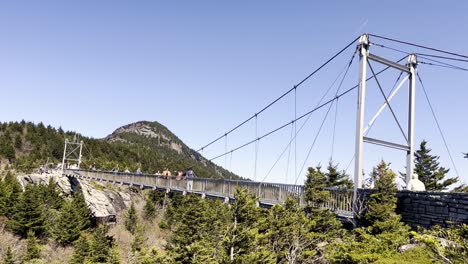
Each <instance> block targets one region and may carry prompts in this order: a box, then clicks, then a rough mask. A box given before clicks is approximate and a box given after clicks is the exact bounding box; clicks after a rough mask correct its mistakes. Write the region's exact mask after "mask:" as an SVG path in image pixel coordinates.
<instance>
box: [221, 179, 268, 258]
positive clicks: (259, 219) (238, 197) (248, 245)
mask: <svg viewBox="0 0 468 264" xmlns="http://www.w3.org/2000/svg"><path fill="white" fill-rule="evenodd" d="M234 197H235V202H234V204H233V205H232V207H231V211H232V220H231V221H232V223H231V225H230V227H229V229H228V233H227V235H226V237H225V239H224V241H223V243H224V247H225V249H226V250H227V252H226V253H227V254H226V255H228V256H229V259H230V262H231V263H271V262H272V261H274V254H273V252H271V251H268V250H267V249H266V248H265V245H264V244H263V243H260V241H261V240H262V239H264V235H262V234H261V233H260V232H259V229H260V228H262V229H266V228H267V227H266V226H265V227H262V226H261V225H262V223H265V222H266V221H265V219H264V215H263V214H262V211H261V209H260V208H259V207H258V206H257V201H258V200H257V198H256V197H255V196H254V195H252V194H251V193H249V191H248V190H247V189H241V188H238V189H236V192H235V194H234Z"/></svg>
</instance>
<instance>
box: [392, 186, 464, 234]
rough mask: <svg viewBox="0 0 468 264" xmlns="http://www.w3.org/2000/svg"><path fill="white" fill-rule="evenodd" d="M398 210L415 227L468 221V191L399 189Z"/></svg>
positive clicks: (405, 220)
mask: <svg viewBox="0 0 468 264" xmlns="http://www.w3.org/2000/svg"><path fill="white" fill-rule="evenodd" d="M397 196H398V205H397V212H398V213H399V214H401V216H402V218H403V221H404V222H405V223H407V224H408V225H410V226H411V227H413V228H416V227H417V226H422V227H425V228H429V227H431V226H433V225H441V226H447V225H448V224H449V223H454V222H455V223H468V193H444V192H410V191H399V192H398V194H397Z"/></svg>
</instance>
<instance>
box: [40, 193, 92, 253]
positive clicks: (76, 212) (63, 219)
mask: <svg viewBox="0 0 468 264" xmlns="http://www.w3.org/2000/svg"><path fill="white" fill-rule="evenodd" d="M75 205H76V203H74V202H73V201H66V202H65V203H64V204H63V206H62V208H61V210H60V212H59V216H58V218H57V219H56V220H55V221H54V222H53V223H52V224H51V227H50V230H49V233H50V234H51V235H52V238H54V239H55V240H56V241H57V242H58V243H60V244H61V245H70V244H71V243H72V242H73V241H75V240H77V239H78V238H79V236H80V233H81V231H83V230H85V229H86V228H87V227H88V226H89V218H84V219H83V218H82V217H81V215H80V208H78V207H76V206H75Z"/></svg>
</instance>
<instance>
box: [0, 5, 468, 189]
mask: <svg viewBox="0 0 468 264" xmlns="http://www.w3.org/2000/svg"><path fill="white" fill-rule="evenodd" d="M466 10H468V3H467V2H466V1H448V2H447V1H446V2H444V3H443V4H442V3H441V2H440V1H223V2H221V1H166V2H164V3H163V1H74V2H72V1H2V2H1V3H0V39H1V41H0V87H1V90H2V91H3V92H2V100H1V102H2V103H1V104H0V120H1V121H18V120H21V119H25V120H29V121H34V122H39V121H42V122H44V123H46V124H51V125H53V126H55V127H58V126H62V127H63V128H64V129H66V130H74V131H79V132H81V133H82V134H84V135H87V136H92V137H96V138H101V137H104V136H106V135H107V134H109V133H111V132H112V131H113V130H114V129H115V128H117V127H119V126H121V125H124V124H127V123H130V122H134V121H139V120H155V121H159V122H161V123H162V124H164V125H166V126H167V127H168V128H169V129H171V130H172V131H173V132H174V133H176V134H177V135H178V136H179V137H180V138H181V139H182V140H183V141H184V142H186V143H187V144H188V145H189V146H190V147H192V148H195V149H197V148H199V147H200V146H202V145H203V144H205V143H207V142H209V141H210V140H211V139H213V138H215V137H217V136H218V135H220V134H222V133H224V132H225V131H226V130H228V129H230V128H232V127H233V126H234V125H236V124H237V123H239V122H240V121H242V120H244V119H245V118H247V117H249V116H250V115H252V114H254V113H255V112H256V111H258V110H259V109H260V108H261V107H263V106H265V105H266V104H267V103H269V102H270V101H271V100H273V99H274V98H276V97H277V96H279V95H280V94H282V93H283V92H284V91H286V90H288V89H289V88H291V87H292V85H293V84H294V83H297V82H298V81H300V80H301V79H302V78H303V77H304V76H306V75H307V74H308V73H310V72H311V71H312V70H313V69H314V68H315V67H317V66H318V65H320V64H321V63H322V62H323V61H324V60H326V59H327V58H328V57H329V56H331V55H332V54H334V53H335V52H336V51H338V50H339V49H340V48H341V47H343V46H344V45H345V44H347V43H348V42H349V41H350V40H352V39H353V38H354V37H356V36H358V35H360V34H361V33H364V32H370V33H375V34H380V35H385V36H389V37H394V38H398V39H403V40H407V41H411V42H415V43H421V44H424V45H429V46H433V47H437V48H441V49H447V50H453V51H456V52H460V53H463V54H468V45H467V42H468V35H467V34H466V26H467V25H468V17H467V16H466ZM374 40H375V41H376V42H377V40H376V39H374ZM382 43H383V42H382ZM399 47H400V48H405V49H406V50H409V51H412V49H411V48H408V47H403V46H399ZM371 51H372V52H374V53H376V54H380V55H382V56H388V57H390V58H394V59H396V58H397V57H398V58H399V57H401V54H398V53H396V54H395V53H390V52H388V51H386V50H383V49H379V48H378V47H372V48H371ZM352 52H353V49H350V50H348V51H347V52H346V53H345V54H344V55H343V56H342V57H340V58H339V59H338V60H336V61H335V62H334V63H333V64H331V65H330V67H327V68H326V69H325V70H324V71H323V72H321V73H320V74H318V75H317V77H316V78H313V79H311V80H310V82H307V83H306V84H305V85H304V86H302V87H301V88H300V89H299V90H298V92H297V112H298V114H302V113H304V112H305V111H307V110H309V109H311V108H313V107H314V106H315V105H316V104H317V101H318V100H319V98H320V97H321V95H322V94H323V93H324V91H325V90H326V88H327V87H328V86H329V85H330V84H331V82H332V81H333V79H334V78H336V75H337V74H338V73H339V72H340V71H341V69H343V67H344V65H345V64H346V62H347V61H348V60H349V59H350V57H351V55H352ZM356 62H357V61H355V63H354V64H353V66H352V67H351V69H350V72H349V74H348V78H347V79H346V80H345V82H344V85H343V89H344V88H348V87H351V86H352V85H353V84H355V83H356V81H357V74H358V68H357V64H356ZM465 66H468V65H465ZM375 68H378V67H377V66H375ZM419 72H420V74H421V76H422V78H423V80H424V82H425V85H426V88H427V90H428V92H429V95H430V97H431V99H432V101H433V104H434V106H435V110H436V113H437V114H438V116H439V119H440V121H441V124H442V126H443V130H444V132H445V134H446V137H447V139H448V143H449V146H450V148H451V150H452V154H453V156H454V159H455V163H456V165H457V167H458V170H459V173H460V176H461V177H462V178H463V180H464V181H465V182H468V159H463V156H462V154H461V152H462V151H464V152H466V151H468V144H467V137H466V136H467V135H468V125H467V117H466V102H467V100H468V89H467V84H468V82H467V81H468V74H467V72H462V71H453V70H448V69H444V68H435V67H430V66H426V65H421V66H420V67H419ZM396 77H397V74H396V73H393V75H391V74H389V75H388V76H386V77H382V83H383V86H384V88H385V89H386V90H387V91H388V90H389V89H390V88H391V86H392V85H393V82H394V81H395V79H396ZM372 85H373V88H369V89H370V92H369V96H368V101H369V102H368V105H369V109H368V113H367V118H368V119H369V118H370V117H371V115H372V114H373V113H374V112H375V110H376V108H378V107H379V106H380V104H381V103H382V98H381V97H379V96H380V95H379V94H378V90H377V87H376V86H375V84H374V83H372ZM372 85H371V84H369V87H371V86H372ZM418 85H419V84H418ZM405 87H406V85H405ZM334 89H336V86H335V88H334ZM418 89H419V88H418ZM405 91H406V90H405ZM329 95H330V94H329ZM405 95H406V92H403V93H402V94H400V95H399V97H397V98H395V103H394V107H395V108H396V112H397V114H398V115H399V118H400V120H401V121H402V122H403V124H406V121H405V119H404V117H405V108H404V107H405V101H404V99H405ZM417 96H418V99H417V106H416V107H417V119H416V140H417V141H418V142H419V141H420V140H422V139H427V140H429V142H430V147H432V148H433V152H434V153H435V154H438V155H440V156H441V159H440V160H441V163H442V164H443V165H444V166H446V167H449V168H452V165H451V163H450V161H449V159H448V157H447V154H446V151H445V149H444V147H443V144H442V140H441V138H440V137H439V135H438V131H437V130H436V127H435V124H434V122H433V120H432V117H431V115H430V113H429V108H428V106H427V104H426V102H425V100H423V97H422V91H421V90H420V89H419V90H418V94H417ZM355 103H356V93H351V94H349V95H348V96H347V97H346V98H343V100H340V104H339V112H338V116H337V121H338V123H337V136H336V143H335V151H334V157H333V158H334V159H335V160H336V161H337V162H339V163H340V167H341V168H344V167H346V165H347V164H348V163H349V160H350V158H351V157H352V155H353V154H352V153H353V150H354V129H355V128H354V123H355V121H354V118H355V110H356V109H355V108H356V106H355ZM324 110H326V109H324ZM333 110H334V108H333V109H332V112H331V113H330V116H329V118H328V119H327V122H326V123H325V126H324V128H323V131H322V134H321V135H320V137H319V143H318V144H317V145H316V146H315V147H314V149H313V151H312V154H311V156H310V157H309V159H308V160H307V161H306V165H312V164H318V163H321V164H326V163H327V161H328V159H329V157H330V153H331V147H330V143H331V134H332V127H333V118H334V112H333ZM324 113H325V112H324V111H321V112H318V113H317V114H316V115H314V116H312V118H311V120H310V121H309V122H308V123H307V125H306V126H305V129H304V130H303V132H301V134H299V136H298V141H297V145H298V147H297V167H298V168H297V173H298V171H299V170H300V167H301V165H302V163H303V161H304V159H305V157H306V154H307V150H308V148H309V146H310V144H311V143H312V141H313V138H314V135H315V134H314V133H315V131H316V129H317V127H318V125H319V124H320V123H321V120H322V118H323V116H324ZM293 116H294V98H293V97H292V96H288V97H287V98H285V100H284V101H281V102H280V103H278V104H277V105H275V107H274V108H272V109H271V110H269V111H268V112H266V113H265V115H262V116H260V117H259V119H258V134H259V135H261V134H262V133H264V132H267V131H269V130H270V129H272V128H275V127H277V126H279V125H281V124H283V123H284V122H287V121H290V120H291V119H292V117H293ZM254 127H255V125H254V123H249V124H248V125H247V126H246V127H245V128H244V129H243V130H241V131H239V133H237V134H234V135H232V137H229V139H228V149H230V148H231V147H234V146H236V145H238V144H241V143H242V142H244V141H246V140H250V139H252V138H253V137H254V134H255V129H254ZM290 131H291V130H290V128H287V129H285V130H284V131H282V132H280V133H278V134H277V135H275V136H273V137H272V138H271V139H270V138H269V139H267V140H264V141H261V142H260V145H259V152H258V155H259V160H258V169H257V176H256V177H257V178H258V179H260V178H263V177H264V176H265V175H266V174H267V172H268V170H269V169H270V167H271V166H272V164H273V163H274V161H275V159H276V158H277V157H278V155H279V154H280V153H281V151H282V150H283V149H284V147H285V145H286V144H287V142H288V139H289V135H290ZM371 135H372V136H374V137H379V138H382V139H387V140H395V141H399V142H401V137H400V138H399V134H398V130H397V128H396V126H394V123H393V120H392V119H391V116H390V115H389V114H388V111H387V112H386V113H385V114H384V115H383V116H382V119H380V120H379V121H377V123H376V125H375V129H374V128H373V131H372V134H371ZM224 144H225V142H224V141H222V142H220V143H219V144H217V145H215V146H213V148H210V149H208V150H206V152H205V153H204V154H205V155H206V156H207V157H208V158H210V157H213V156H215V155H216V154H219V153H222V152H223V151H224V148H225V146H224ZM365 149H366V153H365V159H366V162H365V168H366V171H369V170H370V167H371V166H372V165H375V164H376V162H378V160H379V159H381V158H384V159H385V160H388V161H391V162H392V168H393V169H395V170H400V171H402V170H404V153H400V152H398V151H387V150H385V149H382V148H379V147H374V146H368V145H366V146H365ZM293 152H294V151H292V152H291V156H290V161H291V162H290V169H289V175H288V176H287V178H288V181H289V182H291V181H293V180H292V179H293V178H295V176H294V175H293V174H292V172H293V171H294V166H293V165H291V164H292V163H293V160H294V158H293V157H294V155H293ZM287 153H288V152H286V154H285V156H284V157H283V158H282V159H281V160H280V162H279V164H278V166H277V168H275V169H274V170H273V171H272V173H271V175H270V176H269V177H268V178H267V181H281V182H284V181H285V178H286V164H287ZM254 157H255V154H254V148H253V146H251V147H248V148H246V149H245V150H244V151H241V152H236V153H234V154H233V157H232V159H231V158H230V156H229V158H227V159H224V158H221V159H219V160H217V162H218V163H219V164H220V165H223V166H227V167H228V169H229V168H230V169H232V170H233V171H234V172H237V173H239V174H240V175H242V176H244V177H251V178H253V176H254V169H253V168H254V160H255V159H254ZM352 167H353V165H351V167H350V172H352ZM302 174H304V173H302ZM451 175H452V176H454V175H455V172H454V170H453V168H452V170H451ZM301 177H302V175H301ZM302 179H303V177H302V178H300V180H299V182H301V181H302Z"/></svg>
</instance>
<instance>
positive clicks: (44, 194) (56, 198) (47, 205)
mask: <svg viewBox="0 0 468 264" xmlns="http://www.w3.org/2000/svg"><path fill="white" fill-rule="evenodd" d="M37 187H38V188H39V192H40V196H41V200H42V201H43V205H44V210H50V209H54V210H58V209H60V207H62V204H63V202H64V199H63V197H62V193H61V192H60V191H59V190H58V188H57V183H56V182H55V181H54V179H53V178H52V177H50V178H49V182H48V183H47V184H46V185H42V184H40V185H37Z"/></svg>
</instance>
